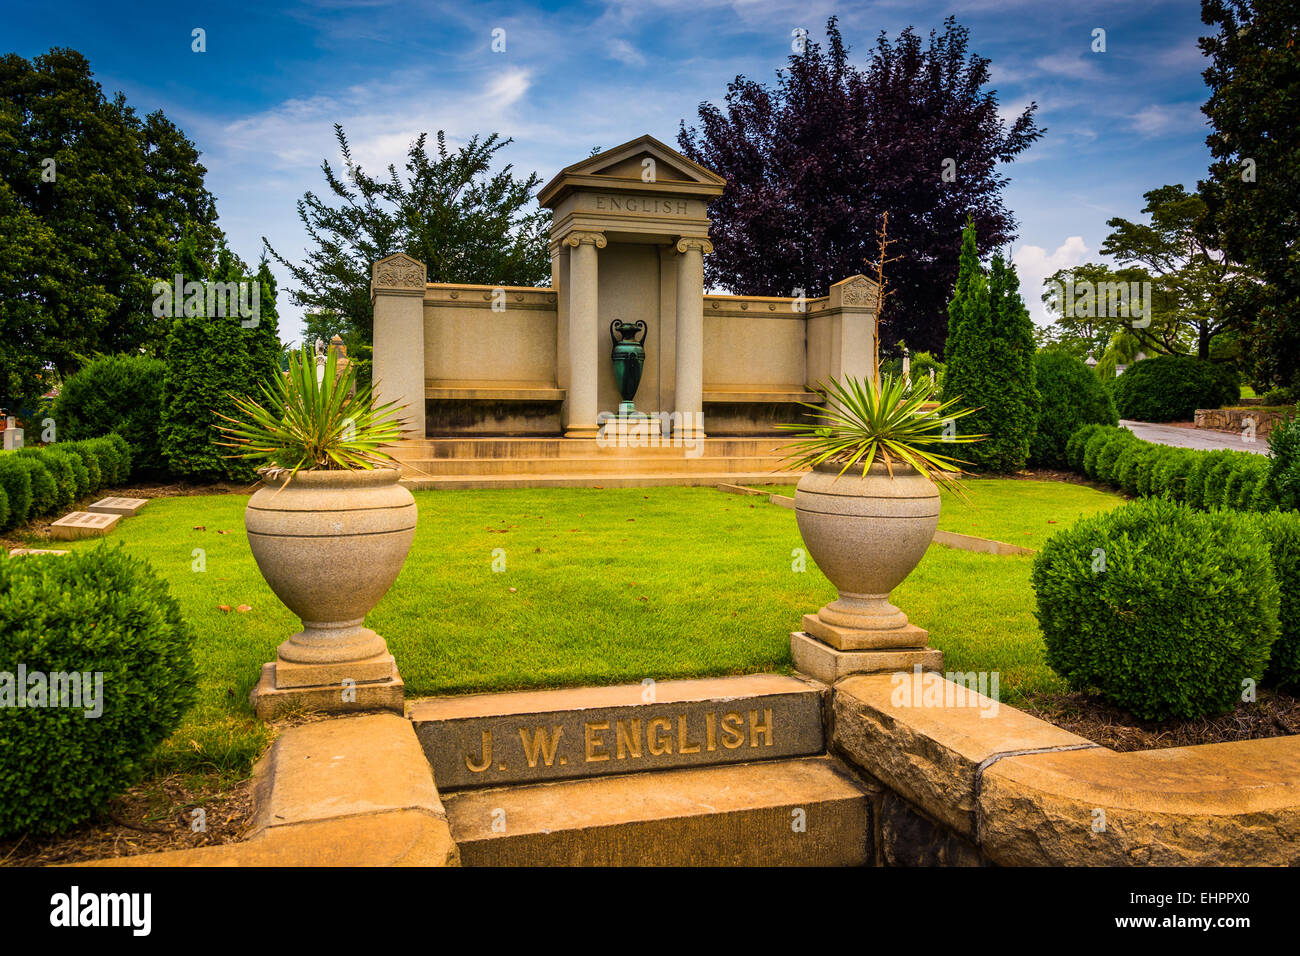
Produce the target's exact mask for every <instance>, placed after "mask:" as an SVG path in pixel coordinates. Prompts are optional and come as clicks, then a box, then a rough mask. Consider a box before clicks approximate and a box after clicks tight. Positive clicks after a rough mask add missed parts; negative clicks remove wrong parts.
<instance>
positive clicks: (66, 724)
mask: <svg viewBox="0 0 1300 956" xmlns="http://www.w3.org/2000/svg"><path fill="white" fill-rule="evenodd" d="M0 635H3V640H0V674H3V675H5V678H4V682H3V683H0V703H2V704H3V705H4V706H0V839H3V838H6V837H10V836H14V835H17V834H20V833H31V834H44V833H53V832H58V831H61V830H65V829H67V828H68V827H70V826H73V825H75V824H77V823H80V822H81V821H83V820H85V819H87V818H89V817H90V816H91V815H92V814H94V813H95V812H96V811H98V810H100V809H102V808H103V807H104V805H105V804H106V803H107V802H108V800H109V799H110V798H111V797H113V796H114V795H116V794H118V793H120V792H122V790H124V789H125V788H126V787H128V786H130V785H131V784H132V783H134V782H135V781H136V780H137V779H138V778H139V776H140V774H141V772H142V770H143V768H144V761H145V760H146V759H147V758H148V756H149V755H150V754H151V753H152V752H153V750H154V748H156V747H157V745H158V744H159V743H160V742H161V741H162V740H164V739H165V738H166V737H167V736H168V735H169V734H171V732H172V731H173V730H175V729H176V727H177V726H178V724H179V722H180V719H181V715H182V714H183V712H184V710H185V708H186V707H187V706H188V705H189V704H190V703H191V701H192V700H193V698H194V693H195V685H196V677H195V673H196V672H195V666H194V660H193V655H192V646H193V635H192V633H191V632H190V630H189V628H188V627H187V625H186V624H185V622H184V620H183V619H182V618H181V614H180V610H179V608H178V607H177V605H176V602H175V601H174V600H173V599H172V597H171V595H170V594H169V593H168V590H167V586H166V584H165V583H164V582H163V581H162V579H161V578H159V577H158V575H157V574H156V573H155V572H154V571H153V569H152V568H150V567H149V565H148V564H147V563H146V562H144V561H143V560H142V559H140V558H136V557H132V556H131V555H129V554H128V553H127V552H126V551H125V550H124V549H122V548H121V547H120V546H118V547H108V546H106V545H101V546H100V547H98V548H95V549H94V550H90V551H78V552H74V553H73V554H70V555H67V556H65V557H61V558H47V557H20V558H10V557H9V556H8V555H5V554H4V553H3V552H0ZM56 675H59V676H58V677H57V678H56ZM73 675H77V676H76V678H75V681H74V680H73ZM20 678H22V683H21V684H20V683H19V679H20ZM56 680H57V683H56ZM65 689H66V690H67V692H68V693H67V696H66V697H65V696H64V695H63V693H62V692H61V691H62V690H65ZM20 698H21V701H22V702H21V703H19V699H20Z"/></svg>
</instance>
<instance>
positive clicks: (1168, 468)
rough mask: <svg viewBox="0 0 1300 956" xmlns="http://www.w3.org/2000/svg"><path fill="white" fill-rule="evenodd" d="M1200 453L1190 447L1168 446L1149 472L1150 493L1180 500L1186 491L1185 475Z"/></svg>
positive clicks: (1193, 465) (1192, 466)
mask: <svg viewBox="0 0 1300 956" xmlns="http://www.w3.org/2000/svg"><path fill="white" fill-rule="evenodd" d="M1200 455H1201V453H1200V452H1198V451H1195V450H1194V449H1191V448H1168V449H1166V450H1165V453H1164V454H1163V455H1162V456H1161V458H1160V460H1159V461H1158V462H1157V463H1156V466H1155V468H1154V469H1153V470H1152V474H1151V494H1153V495H1156V496H1160V497H1165V498H1170V499H1172V500H1173V501H1182V500H1183V499H1184V496H1185V495H1186V493H1187V475H1188V473H1189V472H1191V470H1192V469H1193V468H1194V467H1195V466H1196V462H1197V459H1198V458H1199V457H1200Z"/></svg>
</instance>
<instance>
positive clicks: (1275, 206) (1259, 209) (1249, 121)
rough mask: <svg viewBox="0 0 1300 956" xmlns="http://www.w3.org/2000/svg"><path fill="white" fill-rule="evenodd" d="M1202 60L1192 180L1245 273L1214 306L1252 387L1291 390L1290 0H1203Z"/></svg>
mask: <svg viewBox="0 0 1300 956" xmlns="http://www.w3.org/2000/svg"><path fill="white" fill-rule="evenodd" d="M1201 20H1202V21H1203V22H1204V23H1206V24H1208V25H1210V26H1213V27H1217V28H1218V32H1217V33H1216V34H1214V35H1213V36H1209V37H1202V38H1201V40H1200V47H1201V51H1202V52H1203V53H1205V54H1206V55H1207V56H1209V57H1210V58H1211V65H1210V67H1209V69H1207V70H1206V71H1205V72H1204V74H1203V76H1204V77H1205V82H1206V84H1207V85H1208V86H1209V88H1210V99H1209V101H1208V102H1207V103H1206V104H1205V105H1204V106H1203V107H1201V111H1202V112H1203V113H1205V115H1206V116H1207V117H1209V120H1210V123H1211V125H1212V126H1213V127H1214V131H1213V132H1212V133H1211V134H1210V135H1209V136H1208V137H1207V139H1206V142H1207V143H1208V145H1209V147H1210V153H1211V155H1212V156H1213V162H1212V164H1211V165H1210V169H1209V175H1208V178H1207V180H1206V181H1204V182H1202V183H1201V192H1202V194H1203V195H1204V196H1205V204H1206V216H1207V219H1208V221H1209V223H1210V224H1211V226H1212V228H1214V229H1215V230H1216V231H1217V232H1218V233H1219V234H1221V235H1222V237H1223V248H1224V250H1225V251H1226V252H1227V253H1228V255H1229V257H1230V258H1231V259H1232V260H1233V261H1235V262H1240V263H1244V264H1245V265H1247V266H1249V267H1251V269H1252V270H1253V271H1254V272H1255V274H1256V275H1255V276H1253V277H1245V276H1244V277H1238V278H1236V279H1234V280H1232V281H1230V282H1229V283H1228V284H1227V287H1226V288H1225V289H1224V291H1223V294H1222V297H1221V298H1222V307H1223V309H1224V311H1225V314H1226V315H1227V317H1228V319H1229V321H1230V322H1233V323H1235V324H1238V325H1239V326H1240V327H1241V329H1242V330H1243V334H1242V336H1241V339H1240V343H1241V346H1242V349H1243V351H1244V356H1245V359H1246V361H1247V362H1248V363H1249V364H1250V365H1251V366H1252V368H1253V373H1254V374H1253V375H1252V378H1253V379H1254V380H1255V381H1256V383H1257V384H1258V383H1266V382H1271V383H1274V384H1278V385H1290V386H1293V387H1294V386H1300V254H1297V249H1300V36H1298V35H1297V26H1296V25H1297V11H1296V4H1295V0H1203V2H1202V4H1201Z"/></svg>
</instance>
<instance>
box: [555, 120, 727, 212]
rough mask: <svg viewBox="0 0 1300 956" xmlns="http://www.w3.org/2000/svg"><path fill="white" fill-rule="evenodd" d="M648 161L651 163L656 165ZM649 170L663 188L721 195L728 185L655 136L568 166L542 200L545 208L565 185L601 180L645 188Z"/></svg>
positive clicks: (592, 182)
mask: <svg viewBox="0 0 1300 956" xmlns="http://www.w3.org/2000/svg"><path fill="white" fill-rule="evenodd" d="M646 160H651V161H652V162H653V165H650V164H649V163H647V162H646ZM646 169H653V171H654V176H653V180H652V183H653V184H655V185H659V186H661V187H662V186H665V185H673V186H683V185H684V186H689V187H694V188H696V189H703V190H705V191H707V192H710V193H714V194H718V193H721V191H722V187H723V186H724V185H726V180H725V179H723V178H722V177H721V176H719V175H718V174H717V173H715V172H713V171H712V170H710V169H705V168H704V167H703V166H701V165H700V164H699V163H697V162H695V161H694V160H691V159H689V158H687V157H686V156H683V155H682V154H681V153H679V152H678V151H677V150H675V149H673V148H672V147H671V146H667V145H665V144H664V143H661V142H660V141H659V140H657V139H655V138H654V137H653V136H650V135H645V136H639V137H637V138H636V139H634V140H629V141H628V142H626V143H623V144H622V145H621V146H615V147H613V148H612V149H607V150H604V151H603V152H600V153H597V154H596V155H595V156H588V157H587V158H586V159H584V160H582V161H581V162H577V163H574V164H573V165H572V166H566V167H565V168H564V169H562V170H560V172H559V173H557V174H556V176H555V178H554V179H552V180H551V181H550V182H549V183H548V184H547V185H546V188H545V189H543V190H542V191H541V193H540V194H539V195H538V199H539V201H540V202H541V203H542V205H547V204H548V203H549V202H551V201H552V200H554V199H555V198H556V197H557V196H558V195H559V194H560V192H561V191H562V190H563V189H564V187H565V186H575V185H576V186H581V185H594V184H595V183H597V182H599V181H600V180H606V181H608V183H609V184H610V185H616V184H628V185H644V184H645V183H646V182H647V180H646V178H645V175H644V173H645V170H646Z"/></svg>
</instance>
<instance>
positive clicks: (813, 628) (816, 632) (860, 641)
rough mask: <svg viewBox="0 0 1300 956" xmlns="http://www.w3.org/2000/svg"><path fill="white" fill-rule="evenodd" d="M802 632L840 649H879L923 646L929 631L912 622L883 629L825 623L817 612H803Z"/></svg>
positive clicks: (928, 637)
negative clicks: (873, 629) (875, 629)
mask: <svg viewBox="0 0 1300 956" xmlns="http://www.w3.org/2000/svg"><path fill="white" fill-rule="evenodd" d="M803 629H804V632H805V633H807V634H809V635H810V636H812V637H815V638H817V640H819V641H821V642H822V643H823V644H829V645H830V646H831V647H833V648H835V649H836V650H840V651H879V650H896V649H915V648H924V647H925V642H926V641H928V640H929V639H930V632H929V631H927V630H926V629H925V628H923V627H917V626H916V625H915V624H910V623H909V624H904V625H903V626H902V627H896V628H892V629H890V630H885V631H872V630H866V629H865V628H857V627H840V626H839V625H837V624H827V623H826V622H825V621H823V620H822V619H821V618H819V617H818V616H817V615H816V614H805V615H804V616H803Z"/></svg>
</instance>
